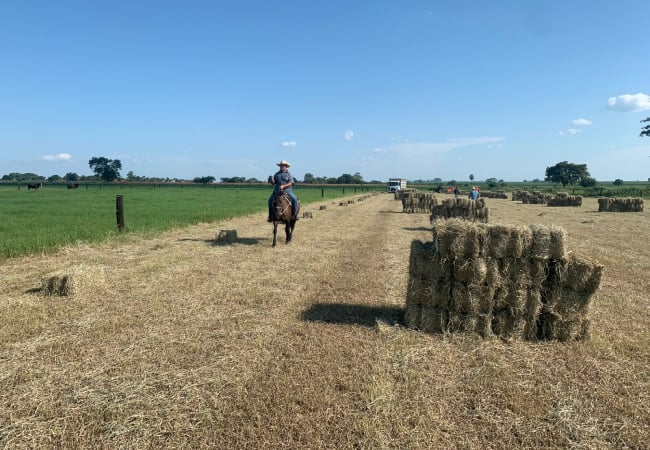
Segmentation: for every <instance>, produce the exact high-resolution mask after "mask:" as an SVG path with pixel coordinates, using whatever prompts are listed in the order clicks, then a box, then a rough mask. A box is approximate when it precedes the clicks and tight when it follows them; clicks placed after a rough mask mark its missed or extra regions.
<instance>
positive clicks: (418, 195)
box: [402, 191, 438, 213]
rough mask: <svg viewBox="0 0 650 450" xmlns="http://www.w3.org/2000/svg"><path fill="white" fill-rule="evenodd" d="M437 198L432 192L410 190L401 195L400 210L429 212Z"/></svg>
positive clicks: (436, 202)
mask: <svg viewBox="0 0 650 450" xmlns="http://www.w3.org/2000/svg"><path fill="white" fill-rule="evenodd" d="M437 204H438V199H437V198H436V196H435V195H434V194H433V193H432V192H419V191H410V192H406V193H405V195H403V196H402V212H405V213H430V212H431V210H432V209H433V207H434V206H436V205H437Z"/></svg>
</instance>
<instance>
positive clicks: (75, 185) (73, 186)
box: [68, 183, 79, 189]
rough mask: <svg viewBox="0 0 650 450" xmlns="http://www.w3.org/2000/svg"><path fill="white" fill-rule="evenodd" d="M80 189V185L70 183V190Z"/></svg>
mask: <svg viewBox="0 0 650 450" xmlns="http://www.w3.org/2000/svg"><path fill="white" fill-rule="evenodd" d="M78 187H79V183H68V189H77V188H78Z"/></svg>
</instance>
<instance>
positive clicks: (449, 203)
mask: <svg viewBox="0 0 650 450" xmlns="http://www.w3.org/2000/svg"><path fill="white" fill-rule="evenodd" d="M488 215H489V210H488V208H487V206H486V204H485V200H484V199H482V198H479V199H478V200H470V199H468V198H458V199H455V198H448V199H445V200H443V201H442V203H441V204H439V205H435V206H434V207H433V208H431V216H430V217H429V219H430V220H431V222H434V221H436V220H438V219H451V218H461V219H464V220H471V221H473V222H476V221H477V222H487V221H488Z"/></svg>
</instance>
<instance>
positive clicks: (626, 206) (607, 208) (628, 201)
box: [598, 197, 643, 212]
mask: <svg viewBox="0 0 650 450" xmlns="http://www.w3.org/2000/svg"><path fill="white" fill-rule="evenodd" d="M598 212H643V199H642V198H617V197H613V198H599V199H598Z"/></svg>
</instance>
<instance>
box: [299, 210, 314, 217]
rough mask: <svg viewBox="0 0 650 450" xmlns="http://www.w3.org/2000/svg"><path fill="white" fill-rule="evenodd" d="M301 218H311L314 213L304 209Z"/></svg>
mask: <svg viewBox="0 0 650 450" xmlns="http://www.w3.org/2000/svg"><path fill="white" fill-rule="evenodd" d="M302 218H303V219H313V218H314V215H313V214H312V213H311V211H305V212H303V213H302Z"/></svg>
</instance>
